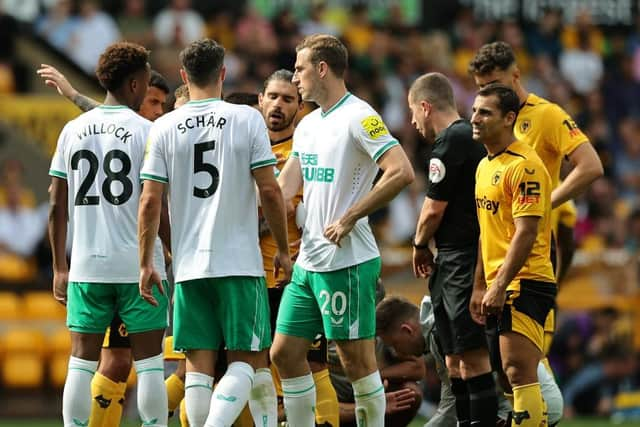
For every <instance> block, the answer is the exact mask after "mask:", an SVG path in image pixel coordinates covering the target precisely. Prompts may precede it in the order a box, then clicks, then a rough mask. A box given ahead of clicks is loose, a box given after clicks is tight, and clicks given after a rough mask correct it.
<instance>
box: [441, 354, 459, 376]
mask: <svg viewBox="0 0 640 427" xmlns="http://www.w3.org/2000/svg"><path fill="white" fill-rule="evenodd" d="M445 364H446V365H447V371H448V372H449V377H450V378H460V358H459V357H458V356H445Z"/></svg>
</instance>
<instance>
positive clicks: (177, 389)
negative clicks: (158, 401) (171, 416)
mask: <svg viewBox="0 0 640 427" xmlns="http://www.w3.org/2000/svg"><path fill="white" fill-rule="evenodd" d="M164 384H165V386H166V387H167V397H168V402H169V405H168V407H169V408H168V409H169V413H173V412H174V411H175V410H176V409H177V408H178V405H180V402H182V399H184V382H182V380H181V379H180V378H178V376H177V375H176V374H171V375H169V378H167V379H166V380H164Z"/></svg>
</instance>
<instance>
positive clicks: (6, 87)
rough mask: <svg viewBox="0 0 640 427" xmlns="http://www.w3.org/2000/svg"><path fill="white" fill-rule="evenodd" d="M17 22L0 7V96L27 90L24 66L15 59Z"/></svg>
mask: <svg viewBox="0 0 640 427" xmlns="http://www.w3.org/2000/svg"><path fill="white" fill-rule="evenodd" d="M18 29H19V26H18V22H17V21H16V20H15V18H14V17H13V16H11V15H9V14H7V13H5V12H4V11H3V8H2V7H1V6H0V94H6V93H14V92H25V91H26V90H27V89H28V77H27V76H28V74H27V70H26V66H25V65H24V64H23V63H22V62H21V61H20V60H19V59H18V58H16V39H17V36H18Z"/></svg>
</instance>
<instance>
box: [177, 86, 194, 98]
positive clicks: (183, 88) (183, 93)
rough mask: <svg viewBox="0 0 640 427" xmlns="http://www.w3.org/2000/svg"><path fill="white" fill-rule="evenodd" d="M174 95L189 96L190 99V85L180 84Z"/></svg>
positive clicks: (179, 96) (178, 96)
mask: <svg viewBox="0 0 640 427" xmlns="http://www.w3.org/2000/svg"><path fill="white" fill-rule="evenodd" d="M173 97H174V98H175V99H178V98H187V99H189V98H190V97H189V87H188V86H187V85H180V86H178V87H177V88H176V90H175V91H173Z"/></svg>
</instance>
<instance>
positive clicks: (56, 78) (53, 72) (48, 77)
mask: <svg viewBox="0 0 640 427" xmlns="http://www.w3.org/2000/svg"><path fill="white" fill-rule="evenodd" d="M37 73H38V75H39V76H40V77H42V78H43V79H44V83H45V84H46V85H47V86H51V87H54V88H56V90H57V91H58V93H59V94H60V95H62V96H64V97H65V98H67V99H68V100H69V101H71V102H73V103H74V104H75V105H77V106H78V108H80V109H81V110H82V111H84V112H87V111H89V110H92V109H94V108H96V107H97V106H98V105H100V103H99V102H98V101H96V100H94V99H91V98H89V97H88V96H85V95H83V94H81V93H80V92H78V91H77V90H76V89H74V87H73V86H71V83H69V81H68V80H67V78H66V77H65V76H64V74H62V73H61V72H60V71H58V70H57V69H56V68H54V67H52V66H51V65H47V64H42V65H41V68H40V69H39V70H38V71H37Z"/></svg>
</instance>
